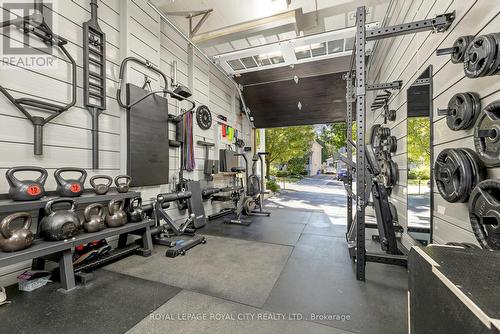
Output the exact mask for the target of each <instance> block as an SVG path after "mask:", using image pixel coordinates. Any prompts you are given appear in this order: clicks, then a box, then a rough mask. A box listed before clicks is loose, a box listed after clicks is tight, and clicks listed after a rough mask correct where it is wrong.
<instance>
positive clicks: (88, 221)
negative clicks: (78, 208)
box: [83, 203, 106, 233]
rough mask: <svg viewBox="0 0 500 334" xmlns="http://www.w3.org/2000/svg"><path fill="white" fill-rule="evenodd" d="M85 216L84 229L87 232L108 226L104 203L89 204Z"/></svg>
mask: <svg viewBox="0 0 500 334" xmlns="http://www.w3.org/2000/svg"><path fill="white" fill-rule="evenodd" d="M83 217H84V218H85V221H84V222H83V229H84V230H85V232H87V233H93V232H98V231H100V230H102V229H104V228H105V227H106V224H105V223H104V219H105V216H104V207H103V206H102V204H99V203H94V204H90V205H89V206H87V207H86V208H85V210H84V212H83Z"/></svg>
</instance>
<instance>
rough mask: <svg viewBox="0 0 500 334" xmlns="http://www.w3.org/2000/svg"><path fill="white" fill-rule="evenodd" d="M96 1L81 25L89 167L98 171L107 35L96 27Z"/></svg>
mask: <svg viewBox="0 0 500 334" xmlns="http://www.w3.org/2000/svg"><path fill="white" fill-rule="evenodd" d="M97 7H98V5H97V0H91V2H90V13H91V17H90V20H89V21H87V22H84V23H83V101H84V104H85V106H86V107H87V110H88V111H89V113H90V115H91V117H92V168H93V169H98V168H99V115H100V114H101V113H102V112H103V111H104V110H105V109H106V35H105V34H104V32H103V31H102V30H101V28H100V27H99V23H98V17H97Z"/></svg>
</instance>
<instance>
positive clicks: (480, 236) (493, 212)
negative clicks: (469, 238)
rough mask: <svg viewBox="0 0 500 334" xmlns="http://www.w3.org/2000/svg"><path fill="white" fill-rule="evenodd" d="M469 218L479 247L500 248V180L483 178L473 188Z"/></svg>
mask: <svg viewBox="0 0 500 334" xmlns="http://www.w3.org/2000/svg"><path fill="white" fill-rule="evenodd" d="M469 219H470V224H471V227H472V231H473V232H474V235H475V236H476V239H477V241H478V242H479V244H480V245H481V247H483V248H485V249H495V250H500V180H485V181H483V182H481V183H479V184H478V185H477V186H476V188H474V190H473V191H472V194H471V196H470V200H469Z"/></svg>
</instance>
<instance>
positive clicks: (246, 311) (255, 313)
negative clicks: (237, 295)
mask: <svg viewBox="0 0 500 334" xmlns="http://www.w3.org/2000/svg"><path fill="white" fill-rule="evenodd" d="M187 316H190V317H191V318H190V319H189V320H187V319H186V320H184V319H183V318H182V317H187ZM194 317H198V318H194ZM252 317H253V319H252ZM283 318H284V319H283ZM291 319H293V318H292V315H288V314H285V315H278V314H274V313H271V312H266V311H263V310H260V309H257V308H254V307H250V306H246V305H242V304H238V303H234V302H230V301H227V300H223V299H219V298H215V297H210V296H206V295H203V294H199V293H196V292H191V291H186V290H183V291H182V292H180V293H179V294H178V295H177V296H176V297H174V298H172V299H171V300H169V301H168V302H167V303H165V304H164V305H162V306H161V307H160V308H158V309H157V310H156V311H154V312H153V313H152V314H151V315H150V316H147V317H146V318H144V320H142V321H141V322H140V323H138V324H137V325H136V326H135V327H134V328H132V329H131V330H130V331H129V332H127V334H140V333H214V334H226V333H227V334H234V333H238V334H246V333H248V334H258V333H287V334H303V333H315V334H341V333H349V332H346V331H343V330H340V329H335V328H331V327H327V326H323V325H321V324H317V323H312V322H307V321H297V320H291Z"/></svg>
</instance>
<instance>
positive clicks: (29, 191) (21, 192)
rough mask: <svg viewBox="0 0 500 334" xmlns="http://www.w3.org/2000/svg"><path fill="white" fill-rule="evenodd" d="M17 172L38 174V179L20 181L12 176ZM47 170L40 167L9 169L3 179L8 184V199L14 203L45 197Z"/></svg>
mask: <svg viewBox="0 0 500 334" xmlns="http://www.w3.org/2000/svg"><path fill="white" fill-rule="evenodd" d="M17 172H39V173H40V177H39V178H38V179H36V180H23V181H20V180H19V179H18V178H16V177H15V176H14V174H15V173H17ZM47 175H48V173H47V170H45V169H44V168H41V167H33V166H22V167H13V168H10V169H9V170H8V171H7V172H6V173H5V177H6V178H7V182H8V183H9V187H10V188H9V197H10V198H11V199H12V200H14V201H34V200H37V199H40V198H42V197H43V196H44V195H45V188H44V185H45V181H46V180H47Z"/></svg>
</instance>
